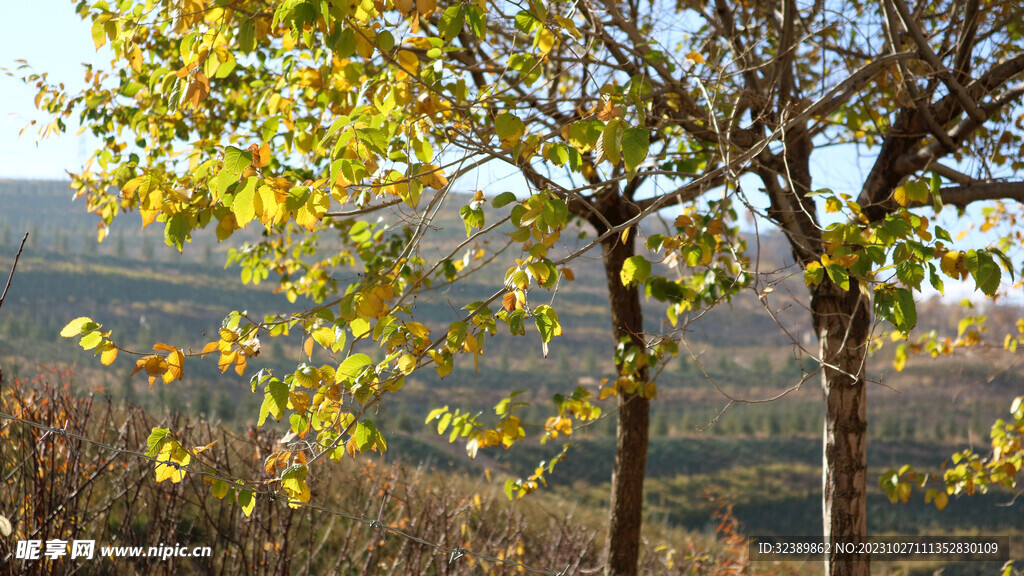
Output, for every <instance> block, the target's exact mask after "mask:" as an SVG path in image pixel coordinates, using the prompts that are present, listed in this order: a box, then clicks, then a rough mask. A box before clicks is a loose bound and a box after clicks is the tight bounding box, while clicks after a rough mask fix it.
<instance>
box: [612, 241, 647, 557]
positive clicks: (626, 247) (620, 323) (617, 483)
mask: <svg viewBox="0 0 1024 576" xmlns="http://www.w3.org/2000/svg"><path fill="white" fill-rule="evenodd" d="M634 237H635V234H632V235H630V237H629V239H628V240H626V241H622V238H621V237H620V236H619V235H618V234H616V235H614V236H612V237H610V238H608V239H607V240H605V241H604V242H603V243H602V249H603V252H604V268H605V274H606V275H607V278H608V298H609V301H610V304H611V313H612V328H613V331H614V334H615V340H616V343H618V342H619V341H621V340H622V339H623V338H629V339H630V340H631V341H632V342H633V344H634V345H636V346H640V347H643V345H644V344H643V340H642V338H641V337H640V335H641V334H642V333H643V313H642V311H641V308H640V292H639V289H638V288H637V286H636V285H633V286H631V287H626V286H623V285H622V280H621V278H620V276H619V273H620V271H621V270H622V264H623V262H625V261H626V259H627V258H629V257H630V256H633V254H634V250H635V248H634ZM617 368H618V369H619V371H620V372H621V369H622V367H621V366H618V367H617ZM647 376H648V374H647V368H646V367H644V368H642V369H641V371H640V373H639V374H637V375H636V377H637V378H638V379H639V380H640V381H642V382H646V381H647ZM641 392H642V389H641ZM618 400H619V425H618V429H617V434H616V436H617V442H616V446H615V469H614V471H613V472H612V493H611V504H610V509H609V519H608V542H607V547H606V549H607V551H608V559H607V563H606V564H605V574H606V576H634V575H635V574H636V573H637V564H638V560H639V557H640V528H641V525H642V523H643V498H644V473H645V469H646V464H647V435H648V426H649V424H650V406H651V401H650V399H649V398H646V397H644V396H643V395H642V394H630V393H623V392H621V391H620V393H619V395H618Z"/></svg>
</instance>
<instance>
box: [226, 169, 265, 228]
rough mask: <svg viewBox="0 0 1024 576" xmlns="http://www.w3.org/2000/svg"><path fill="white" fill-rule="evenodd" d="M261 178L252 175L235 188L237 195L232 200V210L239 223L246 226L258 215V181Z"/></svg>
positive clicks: (243, 226)
mask: <svg viewBox="0 0 1024 576" xmlns="http://www.w3.org/2000/svg"><path fill="white" fill-rule="evenodd" d="M258 180H259V179H258V178H256V177H255V176H251V177H249V178H246V179H245V183H244V184H242V185H241V186H240V187H239V188H237V189H236V190H235V197H234V199H233V200H232V201H231V212H232V213H234V215H235V220H236V221H237V222H238V225H239V226H240V227H242V228H245V226H246V224H248V223H249V222H250V221H252V219H253V217H254V216H256V182H257V181H258Z"/></svg>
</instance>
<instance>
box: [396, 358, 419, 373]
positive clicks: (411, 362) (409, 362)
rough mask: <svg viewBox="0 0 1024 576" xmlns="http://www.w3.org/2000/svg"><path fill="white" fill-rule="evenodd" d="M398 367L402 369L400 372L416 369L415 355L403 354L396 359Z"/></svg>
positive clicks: (409, 371) (410, 371)
mask: <svg viewBox="0 0 1024 576" xmlns="http://www.w3.org/2000/svg"><path fill="white" fill-rule="evenodd" d="M398 369H399V370H401V371H402V374H406V375H408V374H412V371H413V370H415V369H416V357H415V356H413V355H412V354H405V355H403V356H402V357H401V358H399V359H398Z"/></svg>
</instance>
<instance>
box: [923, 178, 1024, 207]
mask: <svg viewBox="0 0 1024 576" xmlns="http://www.w3.org/2000/svg"><path fill="white" fill-rule="evenodd" d="M939 194H940V195H941V198H942V203H943V204H951V205H953V206H956V207H957V208H964V207H966V206H967V205H968V204H970V203H972V202H984V201H986V200H1016V201H1017V202H1021V203H1024V182H1001V181H990V180H983V181H978V182H971V183H969V184H963V185H960V186H950V187H948V188H942V189H941V190H940V191H939Z"/></svg>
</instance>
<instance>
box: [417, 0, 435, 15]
mask: <svg viewBox="0 0 1024 576" xmlns="http://www.w3.org/2000/svg"><path fill="white" fill-rule="evenodd" d="M436 10H437V0H416V11H417V12H419V13H420V15H421V16H430V15H431V14H433V13H434V11H436Z"/></svg>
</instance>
